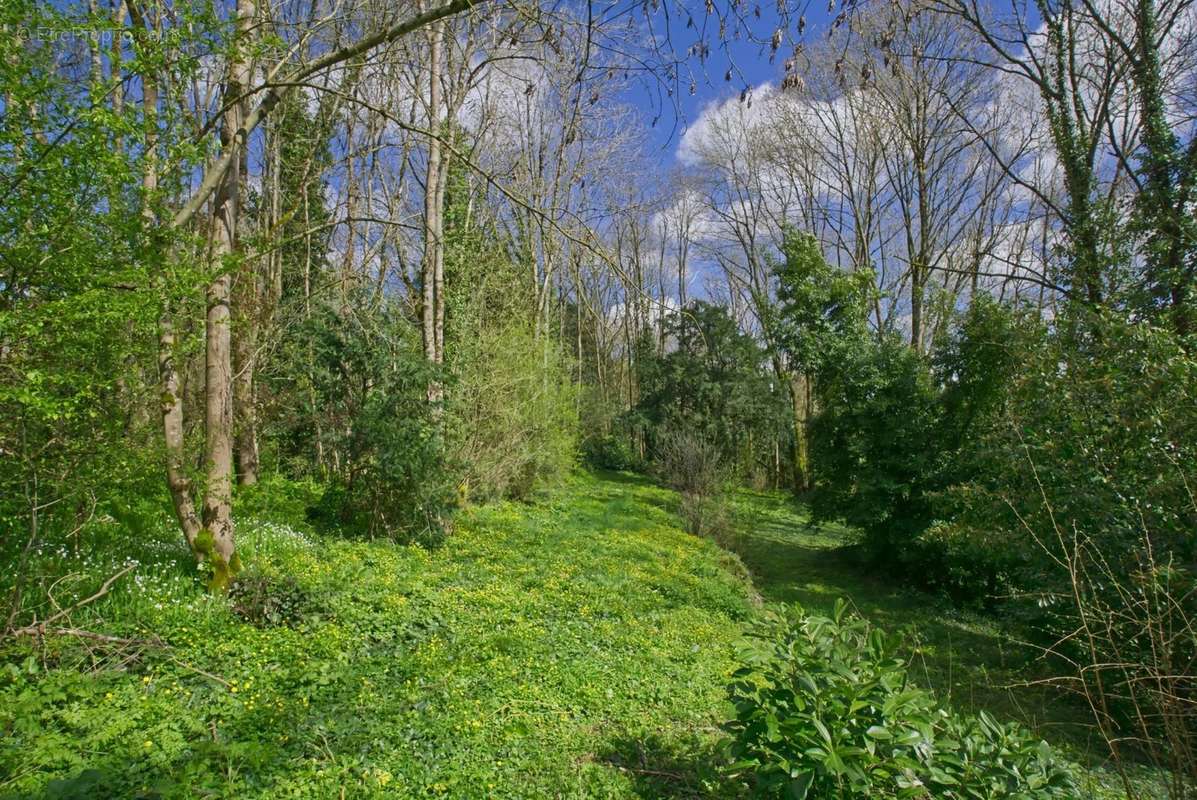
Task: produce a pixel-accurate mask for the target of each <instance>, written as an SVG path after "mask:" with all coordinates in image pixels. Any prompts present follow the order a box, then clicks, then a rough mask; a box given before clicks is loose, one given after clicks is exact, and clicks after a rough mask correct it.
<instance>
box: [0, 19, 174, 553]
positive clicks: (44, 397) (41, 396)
mask: <svg viewBox="0 0 1197 800" xmlns="http://www.w3.org/2000/svg"><path fill="white" fill-rule="evenodd" d="M76 13H77V10H76V9H64V8H61V7H59V6H58V5H57V4H45V3H29V2H24V1H23V0H17V1H16V2H6V3H4V4H2V5H0V96H2V97H3V98H4V102H3V106H4V109H3V113H0V186H2V187H3V191H2V192H0V529H4V530H6V531H18V530H21V531H28V532H30V533H31V534H32V533H34V532H35V531H36V529H37V528H39V526H40V527H45V526H48V525H63V526H73V525H76V524H78V523H79V522H80V521H81V520H82V519H85V518H86V517H87V516H88V513H89V511H90V508H91V507H92V505H93V504H94V502H95V500H96V499H100V500H103V499H106V498H107V497H108V496H110V495H119V494H121V493H122V492H126V491H129V490H131V489H132V487H134V486H138V487H139V488H140V485H141V484H142V483H143V482H144V479H145V478H146V476H147V474H148V473H149V472H150V470H152V469H154V467H155V466H156V465H155V464H154V458H153V456H154V453H153V450H152V449H151V445H150V444H149V441H148V440H147V438H146V435H145V434H146V428H145V424H146V418H148V415H149V412H148V404H147V402H146V400H147V399H148V398H152V394H147V393H146V391H145V389H146V386H147V385H148V384H149V383H151V382H152V381H153V379H154V378H153V362H152V360H151V358H150V357H149V349H148V347H147V345H148V344H149V342H150V341H151V336H150V333H151V331H152V330H153V322H154V319H155V314H156V309H155V298H154V295H153V294H152V293H151V292H149V291H147V290H148V288H149V282H150V280H151V277H152V272H151V266H152V262H151V261H150V260H149V259H148V258H146V257H147V256H148V255H150V254H151V253H149V252H148V250H149V249H148V248H147V247H146V246H145V241H144V239H143V231H142V230H141V222H140V214H139V213H138V208H139V207H138V197H137V194H136V193H135V192H133V191H132V187H133V186H134V185H135V182H136V180H137V178H138V176H139V173H138V162H137V161H136V160H135V159H134V158H133V157H132V156H130V155H129V154H128V153H127V152H126V151H125V149H123V148H119V147H115V146H114V141H115V140H116V138H117V137H119V136H122V135H129V134H130V132H131V131H133V130H135V129H136V125H137V122H138V118H137V112H136V110H135V109H134V108H128V107H127V108H125V109H123V110H120V111H116V110H113V109H111V108H108V107H106V106H105V105H104V104H98V105H92V97H91V96H89V93H90V92H95V91H106V87H94V86H93V87H90V88H85V86H84V85H81V83H80V82H79V81H77V80H75V79H74V78H73V76H71V75H70V74H68V72H67V67H65V66H64V65H63V64H62V63H61V62H60V53H59V52H58V48H57V45H56V42H57V40H58V36H59V34H61V33H62V32H64V31H69V30H71V29H72V28H73V27H74V26H76V25H77V24H78V21H79V20H78V19H77V17H76V16H75V14H76ZM33 32H37V33H38V34H40V35H37V36H34V35H32V34H33ZM131 444H132V445H133V446H130V445H131Z"/></svg>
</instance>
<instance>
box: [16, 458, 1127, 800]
mask: <svg viewBox="0 0 1197 800" xmlns="http://www.w3.org/2000/svg"><path fill="white" fill-rule="evenodd" d="M676 503H677V499H676V496H675V495H674V494H673V493H671V492H669V491H666V490H664V489H660V488H657V487H654V486H653V485H651V484H650V483H648V482H647V481H645V480H643V479H640V478H635V477H631V476H627V475H622V474H604V475H602V476H595V475H578V476H575V477H574V478H571V479H570V480H569V482H568V484H567V485H566V486H565V487H564V489H563V490H561V491H559V492H556V493H554V494H553V495H551V496H548V497H547V498H542V499H541V500H540V501H538V502H537V503H535V504H518V503H503V504H497V505H493V506H488V507H483V508H478V509H474V510H472V511H470V512H468V513H466V514H464V515H463V516H462V517H460V518H459V521H458V524H457V527H456V531H455V532H454V534H453V535H452V536H451V537H449V539H448V540H447V542H446V543H445V545H444V546H442V547H440V548H438V549H434V550H427V549H422V548H419V547H414V546H412V547H404V546H396V545H393V544H389V543H385V542H367V541H352V540H345V539H339V538H334V537H320V536H317V535H315V534H314V533H312V532H311V531H309V530H307V529H306V528H305V526H304V525H303V524H302V523H297V522H296V520H297V519H300V518H301V512H302V508H303V506H304V497H303V495H302V493H299V494H298V495H296V494H294V487H293V486H286V485H275V486H267V487H265V488H264V489H261V490H259V491H258V493H257V494H256V495H254V496H251V497H250V498H249V501H248V502H247V503H246V504H245V507H243V508H242V513H241V514H240V517H241V519H242V520H243V522H242V524H241V528H240V534H239V535H240V537H241V549H242V552H243V553H244V555H245V559H246V562H247V563H248V564H249V569H250V571H251V572H252V573H253V574H255V575H260V576H264V577H263V578H262V581H264V583H263V585H265V586H267V587H273V589H272V590H273V591H277V592H278V594H279V597H280V598H282V601H285V604H286V607H285V609H284V610H285V612H286V613H285V614H284V615H283V616H284V617H285V618H287V619H290V620H291V621H290V623H289V624H275V625H263V624H252V623H250V622H247V621H246V620H245V619H243V618H242V617H240V616H238V615H237V614H236V613H234V609H233V607H232V604H231V603H230V601H229V600H226V599H224V598H214V597H211V596H209V595H207V594H205V593H204V591H203V590H202V588H201V586H200V584H199V582H198V581H197V580H196V578H195V575H194V568H193V567H191V566H190V564H189V559H188V556H187V553H186V551H185V549H184V548H183V547H182V545H181V543H180V542H179V541H178V537H177V534H176V533H175V532H174V531H173V529H172V528H171V527H170V526H169V525H167V524H165V523H155V524H148V523H144V522H136V521H135V520H134V519H132V518H130V519H125V518H124V516H128V515H124V516H122V521H121V522H117V521H116V520H113V519H107V520H104V521H102V522H101V523H99V524H97V525H96V526H94V527H93V529H91V530H89V531H88V534H87V535H88V537H89V538H88V540H87V546H85V547H78V550H79V551H80V553H81V554H76V553H75V549H74V548H73V547H72V546H68V545H66V544H63V545H60V546H58V547H50V548H46V549H45V550H44V552H42V553H41V554H40V555H39V556H38V558H37V564H38V565H39V568H40V569H41V570H42V571H43V572H45V573H46V574H54V575H70V574H75V575H79V576H82V577H81V579H80V582H79V585H78V586H77V587H76V589H77V591H78V592H79V593H81V594H82V593H86V591H87V588H86V587H87V586H88V585H89V581H90V585H92V586H94V585H95V584H96V583H98V582H99V581H100V580H102V579H103V577H105V576H107V575H110V574H112V573H113V572H115V571H116V570H117V569H118V568H119V567H120V566H121V565H123V564H126V563H135V564H136V568H135V570H134V572H133V574H132V575H131V577H129V578H126V579H124V580H123V581H122V582H121V583H120V584H118V586H117V588H116V590H114V592H113V593H112V594H111V595H110V596H108V597H106V598H104V599H103V600H102V601H100V602H98V603H96V604H94V605H93V606H90V607H88V608H87V609H84V610H82V611H80V612H78V613H77V614H76V615H75V618H74V619H73V620H72V622H73V624H75V625H77V626H78V627H81V628H88V629H91V630H96V631H102V632H105V633H108V634H111V635H115V636H121V637H128V638H132V639H137V640H141V641H145V642H149V643H150V644H147V645H145V646H141V645H139V646H117V647H112V646H97V645H95V644H90V645H89V644H88V643H86V642H80V641H76V640H72V639H56V640H50V641H49V642H47V643H46V644H45V645H44V647H33V646H31V645H30V644H29V643H28V642H25V643H22V644H19V645H13V644H9V645H8V646H7V647H6V649H4V650H0V731H3V734H4V735H3V739H2V741H0V797H4V796H13V797H22V798H26V797H35V798H36V797H41V798H51V797H53V798H66V797H77V798H105V797H113V798H115V797H121V798H125V797H146V798H149V797H161V798H208V797H236V798H340V797H353V798H370V797H453V798H474V797H478V798H482V797H486V798H491V797H494V798H502V797H511V798H514V797H519V798H538V797H545V798H549V797H552V798H558V797H560V798H570V797H578V798H581V797H587V798H590V797H598V798H601V797H645V798H663V797H735V796H740V795H742V794H744V793H745V790H746V787H745V786H743V785H742V784H740V783H737V782H735V781H732V780H730V779H728V778H726V777H724V776H723V775H722V773H721V770H720V765H721V764H722V763H724V757H723V753H722V752H721V747H722V742H723V738H722V735H721V733H720V730H719V727H718V725H719V723H720V721H721V720H723V719H726V718H727V716H728V713H729V709H728V707H727V705H726V700H725V694H724V687H725V684H726V681H727V677H728V675H729V674H730V672H731V670H732V669H733V668H734V666H735V664H734V659H733V643H734V641H735V640H736V638H737V637H738V636H739V634H740V632H741V631H742V630H743V627H744V625H745V624H746V623H748V622H749V621H751V619H752V618H753V617H754V615H755V614H756V612H757V605H758V604H759V598H760V597H763V598H764V600H765V601H767V602H776V603H791V602H800V603H802V604H803V605H804V606H805V607H806V608H807V609H809V610H811V611H816V612H823V611H827V610H829V609H830V607H831V605H832V604H833V603H834V601H835V599H836V598H837V597H841V596H844V597H848V598H850V599H851V600H852V602H853V603H854V604H855V605H856V607H857V608H858V609H859V610H860V611H861V612H862V613H863V614H864V615H865V616H866V617H868V618H869V619H871V620H873V621H874V622H876V623H878V624H879V625H882V626H884V627H886V628H889V629H893V630H897V629H904V628H905V629H908V630H909V631H910V632H911V635H912V637H913V639H912V641H915V642H917V645H916V647H915V650H914V654H915V663H916V668H915V672H916V675H921V677H920V680H922V681H923V682H925V683H926V684H928V685H929V686H930V687H931V688H933V689H935V690H936V691H937V692H938V693H939V694H940V695H941V696H943V697H946V698H948V699H949V701H950V702H951V703H952V704H953V705H955V706H957V707H958V708H961V709H964V710H970V711H971V710H977V709H981V708H984V709H987V710H989V711H991V712H992V713H994V714H995V716H998V717H999V718H1002V719H1007V720H1009V719H1014V720H1019V721H1022V722H1024V723H1027V724H1028V725H1029V726H1030V727H1032V728H1033V729H1035V730H1037V731H1039V732H1040V733H1042V734H1043V735H1045V736H1046V737H1047V738H1048V739H1049V740H1051V741H1053V742H1063V743H1064V744H1065V745H1066V746H1067V747H1068V748H1069V749H1070V750H1071V752H1072V753H1073V754H1074V755H1077V756H1079V757H1085V756H1086V753H1088V752H1093V750H1092V746H1091V742H1090V740H1089V739H1088V738H1087V735H1086V731H1085V728H1084V727H1083V726H1082V725H1081V724H1080V720H1081V716H1080V715H1079V714H1078V712H1077V709H1076V708H1075V707H1073V706H1068V705H1067V704H1063V703H1061V702H1060V701H1059V700H1058V699H1057V698H1055V697H1053V696H1050V695H1049V694H1048V693H1047V692H1046V691H1045V690H1042V689H1030V688H1023V689H1014V688H1003V687H1005V686H1006V685H1007V684H1011V683H1015V682H1017V680H1018V677H1019V674H1020V673H1019V670H1020V669H1021V668H1022V667H1024V666H1025V665H1026V663H1027V659H1028V653H1027V652H1026V651H1024V650H1022V649H1021V648H1019V647H1017V646H1016V645H1014V644H1013V643H1011V642H1010V641H1009V640H1008V639H1006V638H1005V637H1004V636H1002V635H1001V633H1000V632H999V630H998V628H997V626H996V625H995V624H993V622H992V621H987V620H984V619H981V618H976V617H972V616H970V615H967V614H962V613H959V612H956V611H953V610H951V609H950V608H948V607H946V606H944V605H941V604H939V603H937V602H936V601H934V600H932V599H931V598H929V597H927V596H925V595H920V594H917V593H911V592H907V591H904V590H901V589H897V588H895V587H894V584H893V582H892V580H890V577H891V576H887V575H884V574H878V573H876V572H871V571H869V570H867V569H864V568H862V567H861V566H859V565H858V563H857V562H856V560H855V559H853V558H852V557H851V555H850V554H851V552H852V551H851V549H850V548H845V544H846V543H849V542H850V540H851V534H850V532H849V531H846V530H844V529H841V528H837V527H835V526H822V527H812V526H810V525H809V524H808V519H807V518H806V515H805V512H804V510H803V509H802V508H801V506H798V505H796V504H794V503H793V502H791V501H790V500H789V499H787V498H786V497H784V496H781V495H773V494H762V493H752V492H742V493H739V494H738V495H737V496H736V497H735V498H734V505H735V510H736V517H737V519H738V520H739V521H740V524H739V526H738V528H739V532H738V535H737V536H736V538H735V542H734V549H735V550H736V551H737V552H738V554H739V556H740V558H737V557H735V556H733V555H731V554H730V553H728V552H727V551H725V550H723V549H720V548H719V547H716V546H715V545H714V544H712V543H710V542H707V541H704V540H700V539H697V538H695V537H693V536H690V535H688V534H686V533H684V532H683V531H681V530H680V529H679V527H678V524H679V523H678V520H677V518H676V517H675V515H674V513H673V512H674V510H675V508H676ZM131 525H132V529H135V530H136V532H137V536H135V537H134V536H131V535H130V530H131V528H130V526H131ZM78 544H79V543H78V542H77V541H76V542H75V546H76V547H77V546H78ZM741 559H742V562H741ZM745 565H747V567H748V569H749V570H750V571H751V579H750V578H749V576H748V573H747V572H746V571H745ZM284 576H291V577H292V578H293V579H294V585H293V586H291V585H289V584H288V583H287V582H286V581H285V580H283V578H284ZM272 580H273V581H274V582H273V583H271V581H272ZM751 580H755V587H754V586H753V585H752V583H751ZM758 592H759V595H758ZM159 639H160V642H161V646H157V645H155V644H152V643H153V642H154V641H155V640H159ZM1095 774H1096V775H1098V777H1099V778H1102V779H1103V780H1104V778H1105V776H1104V774H1102V773H1095Z"/></svg>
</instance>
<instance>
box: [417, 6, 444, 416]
mask: <svg viewBox="0 0 1197 800" xmlns="http://www.w3.org/2000/svg"><path fill="white" fill-rule="evenodd" d="M440 68H441V25H440V24H439V23H438V24H436V25H434V26H433V27H432V31H431V34H430V42H429V54H428V116H429V129H430V130H432V131H433V132H434V135H433V136H430V137H429V139H428V173H427V175H426V176H425V182H424V259H423V264H422V270H421V273H422V274H421V285H422V291H423V295H422V301H423V308H422V315H421V322H422V332H423V340H424V357H425V359H427V361H428V363H429V364H433V365H439V364H440V363H441V355H442V348H443V342H444V331H443V329H442V330H438V328H443V324H444V309H443V306H441V303H443V300H442V299H441V298H440V297H439V296H438V295H439V293H440V291H443V286H442V285H441V284H443V282H444V250H443V248H444V241H443V234H444V215H443V213H442V212H443V209H442V208H441V202H442V200H443V196H442V194H441V192H440V186H441V159H442V153H441V142H440V139H439V138H438V136H436V135H435V134H436V133H437V129H438V128H439V126H440V119H439V117H440V107H441V81H440ZM438 275H439V281H438ZM438 318H439V323H440V324H439V325H438ZM443 398H444V388H443V386H442V385H441V382H440V380H439V378H438V379H434V380H432V381H430V382H429V384H428V402H429V403H432V404H434V405H436V406H439V405H440V403H441V401H442V400H443Z"/></svg>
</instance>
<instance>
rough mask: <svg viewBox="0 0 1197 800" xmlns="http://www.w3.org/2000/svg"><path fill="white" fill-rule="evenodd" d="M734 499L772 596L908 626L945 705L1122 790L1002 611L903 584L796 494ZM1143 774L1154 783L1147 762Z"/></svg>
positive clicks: (1092, 784)
mask: <svg viewBox="0 0 1197 800" xmlns="http://www.w3.org/2000/svg"><path fill="white" fill-rule="evenodd" d="M731 502H732V506H733V508H734V511H735V516H736V517H737V519H738V525H737V531H736V534H735V537H734V541H733V542H731V543H729V544H730V546H731V547H732V549H734V550H735V551H736V552H737V553H738V554H739V555H740V557H741V559H742V560H743V562H744V564H745V566H746V567H747V568H748V569H749V570H750V571H751V573H752V577H753V579H754V582H755V585H756V587H757V589H758V590H759V591H760V593H761V595H762V596H763V597H764V599H765V600H767V601H770V602H777V603H787V604H788V603H799V604H801V605H802V606H803V607H804V608H806V609H807V610H808V611H811V612H814V613H819V614H830V613H831V609H832V606H833V605H834V603H835V601H836V599H837V598H841V597H842V598H846V599H848V600H849V601H850V602H851V603H852V605H853V606H854V607H855V608H856V609H857V611H859V612H860V613H861V614H862V615H863V616H864V617H865V618H867V619H868V620H869V621H870V622H872V623H874V624H875V625H877V626H879V627H881V628H884V629H886V630H889V631H897V632H901V633H903V634H904V638H905V640H906V641H907V642H908V643H909V645H910V650H909V653H908V656H909V657H910V659H911V663H912V665H913V672H912V674H913V675H914V677H915V679H916V680H917V681H919V683H920V684H922V685H923V686H926V687H927V688H930V689H931V690H933V691H934V692H935V694H936V695H937V696H938V697H939V698H940V699H942V700H945V701H946V702H947V703H948V705H950V706H951V707H953V708H954V709H956V710H958V711H961V712H964V713H968V714H976V713H977V712H979V711H987V712H989V713H990V714H992V715H993V716H994V717H996V718H998V719H999V720H1002V721H1007V722H1009V721H1013V722H1018V723H1020V724H1022V725H1024V726H1025V727H1027V728H1028V729H1030V730H1032V731H1034V732H1035V733H1036V734H1037V735H1039V736H1041V737H1043V738H1044V739H1046V740H1047V741H1049V742H1051V743H1052V744H1053V745H1055V746H1057V747H1060V748H1061V749H1062V750H1063V751H1064V752H1065V753H1066V754H1067V755H1068V756H1069V757H1071V758H1072V759H1073V760H1075V761H1077V762H1078V763H1080V764H1082V765H1084V766H1085V767H1087V769H1088V774H1087V781H1088V785H1087V786H1086V789H1087V791H1089V792H1090V793H1091V794H1092V795H1093V796H1098V797H1122V796H1124V795H1123V792H1122V791H1121V784H1120V782H1119V779H1118V778H1117V776H1116V775H1114V774H1113V772H1112V771H1111V767H1110V765H1109V763H1108V761H1107V760H1106V753H1107V750H1106V747H1105V744H1104V743H1103V742H1102V741H1101V739H1100V737H1099V736H1098V734H1097V731H1096V730H1095V727H1094V726H1093V724H1092V722H1091V716H1090V712H1089V710H1088V709H1087V708H1085V707H1084V706H1082V705H1080V704H1079V702H1078V701H1077V699H1076V698H1071V697H1068V696H1066V695H1063V694H1062V693H1061V692H1060V691H1059V690H1057V689H1055V688H1052V687H1050V686H1046V685H1044V684H1042V683H1035V682H1034V681H1033V680H1032V679H1033V678H1035V677H1036V676H1041V675H1043V674H1044V673H1043V665H1042V664H1041V662H1040V660H1039V658H1038V656H1039V651H1037V650H1035V649H1034V648H1032V647H1030V646H1028V645H1026V644H1023V643H1021V642H1019V641H1017V640H1016V639H1014V638H1012V637H1011V636H1010V634H1009V632H1008V631H1005V630H1003V628H1002V627H1001V625H1000V621H999V620H997V619H994V618H992V617H988V616H984V615H979V614H973V613H969V612H967V611H963V610H961V609H959V608H956V607H953V606H952V605H951V604H950V603H948V602H947V601H946V600H944V599H942V598H939V597H936V596H934V595H930V594H927V593H923V592H918V591H914V590H911V589H909V588H906V587H904V586H902V585H901V584H900V583H898V582H897V581H895V579H894V576H893V575H888V574H886V573H885V572H884V570H883V569H879V568H877V567H875V566H870V565H867V564H865V563H864V562H863V560H862V558H861V557H860V555H859V552H858V549H857V548H856V547H855V546H854V544H855V540H856V536H855V535H854V533H853V532H852V531H851V530H849V529H847V528H845V527H842V526H838V525H835V524H827V523H822V524H819V525H814V524H812V523H811V520H810V515H809V513H808V512H807V510H806V509H805V507H803V506H802V505H801V504H800V503H798V502H796V501H795V500H794V499H793V497H792V496H791V495H789V494H783V493H776V492H753V491H748V490H742V491H739V492H737V493H736V494H735V495H734V496H733V498H732V501H731ZM1138 775H1139V777H1140V778H1141V780H1142V781H1143V782H1144V784H1145V785H1148V786H1153V787H1154V786H1156V783H1155V776H1153V775H1152V773H1151V771H1150V770H1149V769H1147V768H1143V769H1141V770H1138ZM1150 794H1151V793H1150V792H1149V793H1148V796H1150ZM1159 796H1163V795H1162V794H1161V795H1159Z"/></svg>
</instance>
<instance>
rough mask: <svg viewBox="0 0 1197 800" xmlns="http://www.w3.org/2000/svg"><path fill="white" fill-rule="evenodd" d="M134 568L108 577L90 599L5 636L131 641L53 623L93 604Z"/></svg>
mask: <svg viewBox="0 0 1197 800" xmlns="http://www.w3.org/2000/svg"><path fill="white" fill-rule="evenodd" d="M136 566H137V565H136V564H130V565H129V566H127V567H125V568H124V569H122V570H121V571H120V572H118V573H116V574H115V575H113V576H112V577H110V578H109V579H108V580H106V581H104V583H103V585H101V586H100V588H99V589H98V590H96V593H95V594H93V595H92V596H91V597H86V598H84V599H82V600H80V601H79V602H77V603H73V604H72V605H69V606H67V607H66V608H64V609H61V610H60V611H58V613H56V614H54V615H53V616H51V617H49V618H48V619H44V620H42V621H41V622H34V623H33V624H32V625H25V626H24V627H21V628H13V629H10V630H9V631H8V633H7V635H8V636H11V637H17V636H37V637H44V636H45V635H46V634H47V633H54V634H63V635H68V636H82V637H83V638H88V639H97V640H99V641H112V642H128V641H131V640H127V639H119V638H117V637H105V635H104V634H100V633H91V632H90V631H81V630H79V629H77V628H62V627H56V626H54V623H55V622H58V620H60V619H63V618H64V617H67V616H69V615H70V614H71V613H72V612H74V611H78V610H79V609H80V608H83V607H84V606H86V605H90V604H91V603H94V602H95V601H97V600H99V599H100V598H101V597H103V596H104V595H106V594H108V592H109V591H110V590H111V589H112V584H114V583H116V582H117V581H118V580H119V579H121V578H123V577H124V576H125V575H127V574H129V572H130V571H132V570H133V568H134V567H136Z"/></svg>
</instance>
